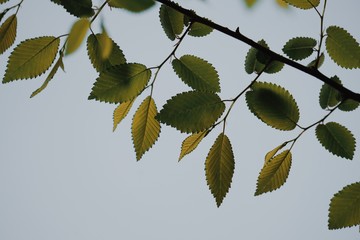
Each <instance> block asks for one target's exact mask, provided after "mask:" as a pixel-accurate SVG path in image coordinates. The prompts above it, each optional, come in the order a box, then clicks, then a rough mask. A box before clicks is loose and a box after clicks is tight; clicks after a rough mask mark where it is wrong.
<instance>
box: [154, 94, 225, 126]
mask: <svg viewBox="0 0 360 240" xmlns="http://www.w3.org/2000/svg"><path fill="white" fill-rule="evenodd" d="M224 110H225V104H224V103H223V102H222V101H221V99H220V97H219V96H218V95H216V94H215V93H211V92H199V91H191V92H184V93H180V94H178V95H176V96H174V97H172V98H171V99H169V100H168V101H167V102H166V104H165V105H164V107H163V109H162V110H161V111H160V113H159V115H158V116H157V119H159V121H160V122H162V123H165V124H168V125H170V126H172V127H174V128H176V129H178V130H180V131H181V132H187V133H195V132H201V131H204V130H206V129H208V128H209V127H211V126H212V125H213V124H214V123H215V121H216V120H217V119H218V118H219V117H220V116H221V115H222V113H223V112H224Z"/></svg>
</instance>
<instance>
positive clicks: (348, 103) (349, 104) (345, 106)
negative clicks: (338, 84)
mask: <svg viewBox="0 0 360 240" xmlns="http://www.w3.org/2000/svg"><path fill="white" fill-rule="evenodd" d="M359 105H360V103H359V102H357V101H354V100H352V99H346V100H345V101H344V102H343V103H341V104H340V105H339V107H338V109H339V110H341V111H344V112H350V111H354V110H355V109H357V108H358V107H359Z"/></svg>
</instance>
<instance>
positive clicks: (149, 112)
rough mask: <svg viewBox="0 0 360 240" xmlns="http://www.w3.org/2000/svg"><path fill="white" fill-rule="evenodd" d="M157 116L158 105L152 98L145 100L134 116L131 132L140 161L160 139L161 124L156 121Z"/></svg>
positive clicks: (137, 157)
mask: <svg viewBox="0 0 360 240" xmlns="http://www.w3.org/2000/svg"><path fill="white" fill-rule="evenodd" d="M156 115H157V110H156V105H155V102H154V100H153V99H152V98H151V97H150V96H149V97H147V98H145V100H144V101H143V102H142V103H141V105H140V107H139V108H138V110H137V111H136V113H135V115H134V118H133V122H132V127H131V130H132V131H131V132H132V138H133V143H134V148H135V152H136V159H137V160H138V161H139V160H140V159H141V157H142V155H143V154H144V153H145V152H146V151H148V150H149V149H150V148H151V147H152V145H154V143H155V142H156V140H157V139H158V137H159V134H160V123H159V122H158V121H157V120H156V119H155V116H156Z"/></svg>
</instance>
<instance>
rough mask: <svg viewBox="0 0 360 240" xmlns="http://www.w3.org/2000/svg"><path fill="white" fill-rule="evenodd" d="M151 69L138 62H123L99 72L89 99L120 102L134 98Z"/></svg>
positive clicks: (146, 81) (147, 80)
mask: <svg viewBox="0 0 360 240" xmlns="http://www.w3.org/2000/svg"><path fill="white" fill-rule="evenodd" d="M150 77H151V71H150V70H149V69H147V68H146V66H144V65H142V64H139V63H125V64H121V65H116V66H113V67H110V68H108V69H106V70H105V71H103V72H101V73H100V76H99V77H98V78H97V79H96V82H95V83H94V86H93V88H92V91H91V94H90V96H89V99H95V100H98V101H104V102H109V103H122V102H126V101H129V100H131V99H133V98H135V97H136V96H137V95H138V94H139V93H140V92H141V91H142V90H143V89H144V88H145V87H146V84H147V83H148V82H149V80H150Z"/></svg>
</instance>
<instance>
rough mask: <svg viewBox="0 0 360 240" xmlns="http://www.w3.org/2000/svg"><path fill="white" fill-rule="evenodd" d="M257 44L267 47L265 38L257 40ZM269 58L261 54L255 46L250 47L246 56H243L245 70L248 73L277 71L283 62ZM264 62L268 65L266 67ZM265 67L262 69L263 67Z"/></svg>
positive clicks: (282, 65)
mask: <svg viewBox="0 0 360 240" xmlns="http://www.w3.org/2000/svg"><path fill="white" fill-rule="evenodd" d="M258 44H260V45H262V46H263V47H266V48H269V47H268V45H267V43H266V42H265V40H260V41H258ZM268 61H270V58H269V57H268V56H267V55H265V54H263V53H262V52H260V51H258V50H257V49H256V48H253V47H252V48H250V49H249V51H248V53H247V55H246V58H245V71H246V72H247V73H248V74H251V73H253V72H255V73H260V72H262V71H264V72H266V73H269V74H272V73H277V72H279V71H280V70H281V69H282V68H283V67H284V64H283V63H282V62H278V61H271V62H270V63H269V62H268ZM266 63H267V64H268V66H267V67H266ZM265 67H266V69H265V70H264V68H265Z"/></svg>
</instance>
